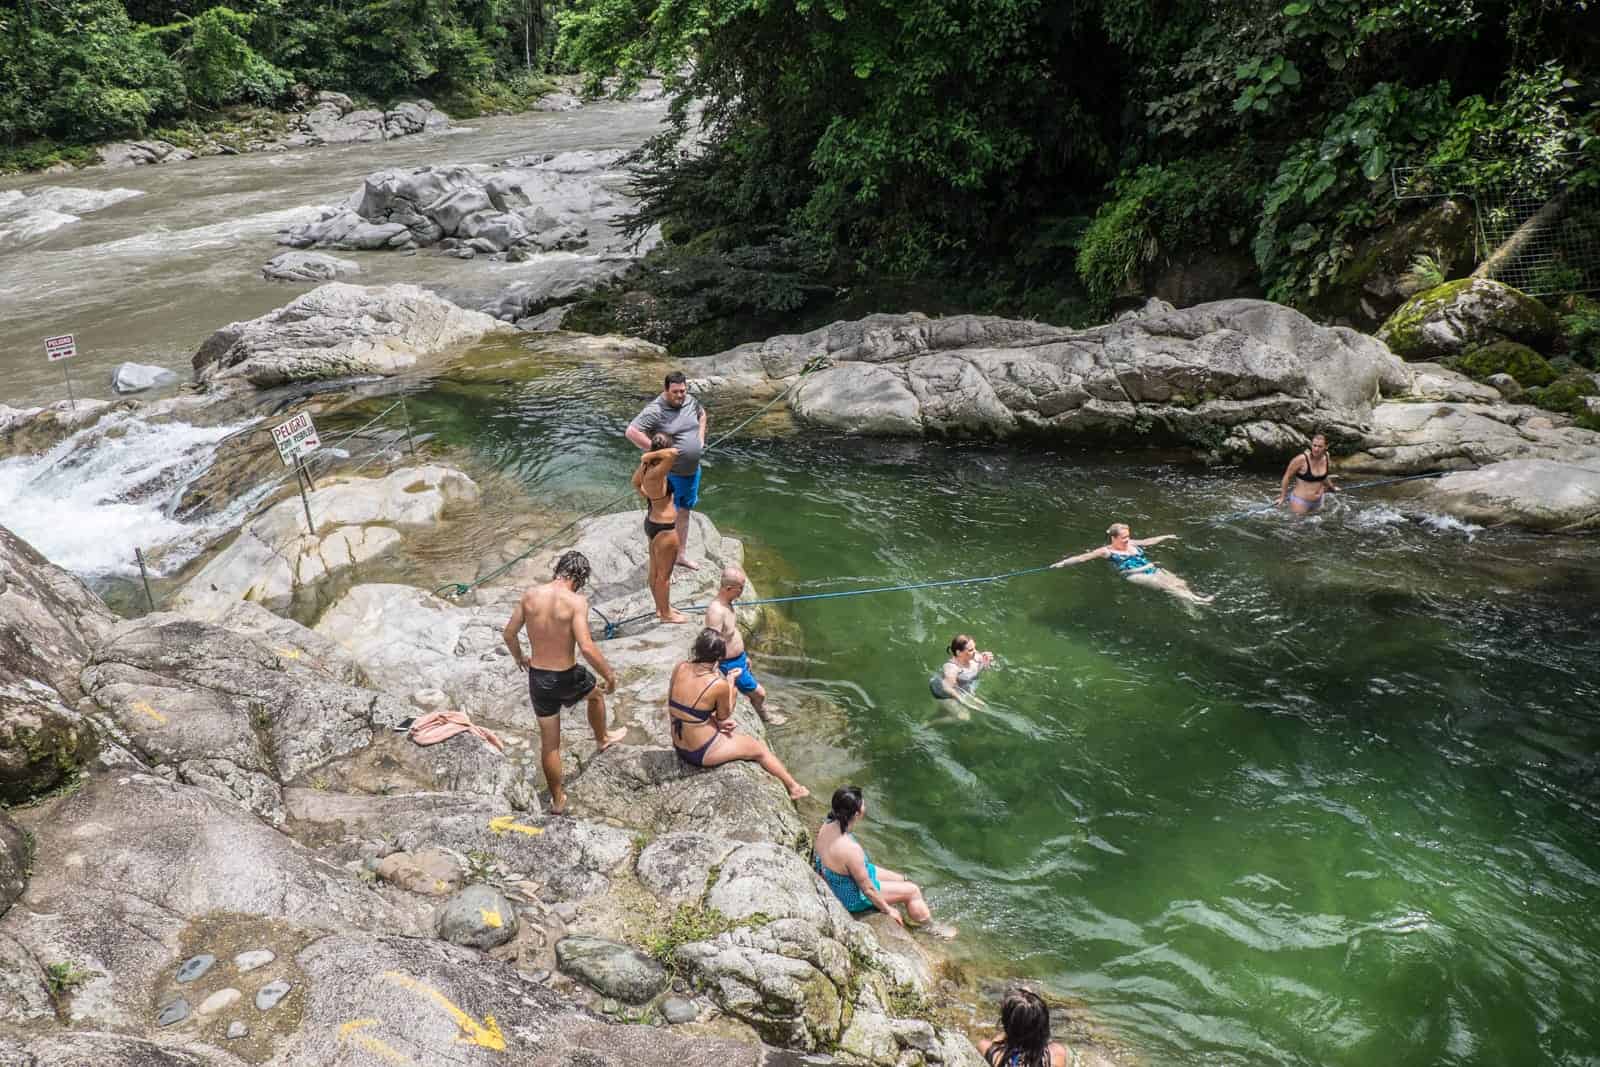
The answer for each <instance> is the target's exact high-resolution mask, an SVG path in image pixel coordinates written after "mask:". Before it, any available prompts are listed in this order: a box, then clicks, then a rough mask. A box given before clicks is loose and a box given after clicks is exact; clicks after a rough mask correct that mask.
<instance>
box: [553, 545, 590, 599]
mask: <svg viewBox="0 0 1600 1067" xmlns="http://www.w3.org/2000/svg"><path fill="white" fill-rule="evenodd" d="M555 576H556V577H557V578H570V579H571V580H572V588H573V591H577V590H579V589H582V588H583V587H584V585H585V584H586V583H587V582H588V581H589V557H588V556H585V555H584V554H583V553H582V552H579V551H578V550H577V549H573V550H572V551H570V552H564V553H562V555H561V558H560V559H558V560H556V571H555Z"/></svg>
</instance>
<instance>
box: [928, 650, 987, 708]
mask: <svg viewBox="0 0 1600 1067" xmlns="http://www.w3.org/2000/svg"><path fill="white" fill-rule="evenodd" d="M948 651H949V653H950V658H949V659H948V660H946V661H945V664H944V666H943V667H941V668H939V673H938V674H936V675H934V676H933V677H932V678H929V679H928V688H929V689H930V690H931V691H932V692H933V695H934V696H935V697H936V698H937V699H939V700H954V701H955V702H956V703H958V704H962V705H964V706H966V707H968V708H981V707H983V701H981V700H979V699H978V695H977V690H978V675H979V674H980V673H982V672H983V670H984V669H985V668H987V667H990V666H992V665H993V664H994V653H993V652H979V651H978V642H976V641H974V640H973V639H972V638H971V636H969V635H967V634H956V635H955V637H953V638H951V639H950V648H949V649H948ZM958 715H959V716H960V717H962V718H965V717H966V715H965V713H964V712H958Z"/></svg>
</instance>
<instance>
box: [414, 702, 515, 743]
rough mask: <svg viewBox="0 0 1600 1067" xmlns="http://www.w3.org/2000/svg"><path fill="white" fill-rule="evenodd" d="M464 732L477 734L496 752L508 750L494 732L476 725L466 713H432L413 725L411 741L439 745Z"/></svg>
mask: <svg viewBox="0 0 1600 1067" xmlns="http://www.w3.org/2000/svg"><path fill="white" fill-rule="evenodd" d="M463 732H466V733H473V734H477V735H478V736H479V737H481V738H483V739H484V740H485V741H487V742H488V743H489V744H491V745H493V746H494V747H495V750H496V751H499V752H504V751H505V750H506V746H505V745H503V744H501V743H500V739H499V738H498V737H496V736H495V735H494V731H493V730H490V729H488V728H486V727H483V726H478V725H475V724H474V723H473V721H472V720H471V719H470V718H468V716H467V713H466V712H464V711H430V712H428V714H426V715H424V716H422V717H421V718H419V719H417V720H416V721H415V722H413V723H412V724H411V740H413V741H415V742H416V743H417V744H419V745H437V744H438V743H439V742H440V741H448V740H450V739H451V738H452V737H454V736H455V735H456V734H459V733H463Z"/></svg>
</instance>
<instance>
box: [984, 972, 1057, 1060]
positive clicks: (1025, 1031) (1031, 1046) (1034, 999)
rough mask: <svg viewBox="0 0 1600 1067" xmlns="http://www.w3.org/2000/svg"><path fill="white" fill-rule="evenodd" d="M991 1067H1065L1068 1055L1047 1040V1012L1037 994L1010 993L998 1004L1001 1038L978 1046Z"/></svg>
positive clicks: (1048, 1020)
mask: <svg viewBox="0 0 1600 1067" xmlns="http://www.w3.org/2000/svg"><path fill="white" fill-rule="evenodd" d="M978 1051H979V1052H981V1053H982V1054H983V1058H984V1062H986V1063H988V1064H990V1067H1067V1063H1068V1053H1067V1050H1066V1049H1065V1048H1063V1047H1062V1046H1061V1044H1060V1043H1059V1042H1056V1041H1051V1040H1050V1009H1049V1007H1047V1006H1046V1005H1045V1002H1044V1001H1043V1000H1041V999H1040V998H1039V994H1037V993H1035V992H1033V991H1032V990H1028V989H1013V990H1012V991H1011V992H1009V993H1007V994H1006V999H1005V1000H1004V1001H1002V1002H1001V1004H1000V1034H999V1036H997V1037H992V1038H988V1039H987V1040H984V1041H980V1042H978Z"/></svg>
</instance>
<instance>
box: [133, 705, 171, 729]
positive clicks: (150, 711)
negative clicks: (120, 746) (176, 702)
mask: <svg viewBox="0 0 1600 1067" xmlns="http://www.w3.org/2000/svg"><path fill="white" fill-rule="evenodd" d="M130 707H132V708H133V710H134V711H137V712H138V713H139V714H140V715H148V716H150V717H151V718H152V719H154V720H155V721H156V722H157V723H158V724H159V725H162V726H165V725H166V724H167V717H166V716H165V715H163V714H161V713H160V712H159V711H157V710H156V709H155V708H152V707H151V706H150V705H149V704H147V703H146V702H144V701H143V700H135V701H134V702H133V703H132V704H131V705H130Z"/></svg>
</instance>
